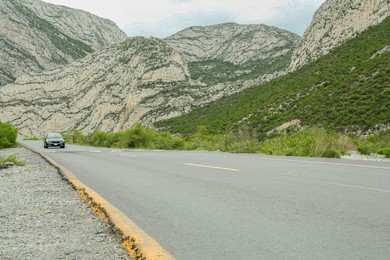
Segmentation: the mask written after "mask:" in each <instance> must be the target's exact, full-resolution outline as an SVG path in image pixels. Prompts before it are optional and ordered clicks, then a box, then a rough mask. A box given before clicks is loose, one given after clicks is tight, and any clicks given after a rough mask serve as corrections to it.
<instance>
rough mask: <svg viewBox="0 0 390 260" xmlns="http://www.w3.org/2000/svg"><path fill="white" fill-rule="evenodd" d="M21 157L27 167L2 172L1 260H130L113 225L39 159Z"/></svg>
mask: <svg viewBox="0 0 390 260" xmlns="http://www.w3.org/2000/svg"><path fill="white" fill-rule="evenodd" d="M9 154H16V155H17V157H18V159H19V160H22V161H25V162H26V163H27V165H26V166H22V167H20V166H13V167H11V168H7V169H1V170H0V259H130V257H129V255H128V254H127V252H126V251H125V250H124V249H123V248H122V247H121V245H120V239H119V238H118V237H117V236H116V235H115V234H114V232H112V230H111V229H110V227H109V225H108V224H106V223H105V222H104V221H103V220H101V219H100V218H99V217H98V216H96V215H95V214H94V213H93V212H92V210H91V209H90V208H89V207H88V206H87V204H85V203H84V202H83V201H82V200H81V199H80V197H79V196H78V194H77V193H76V191H75V190H74V189H73V188H72V187H71V186H70V185H69V184H68V183H67V182H66V181H65V180H63V178H62V176H61V174H60V173H59V172H58V171H57V170H56V169H55V168H54V167H53V166H51V165H50V164H49V163H47V162H46V161H45V160H44V159H42V158H41V157H40V156H39V155H37V154H34V153H33V152H31V151H29V150H27V149H24V148H12V149H6V150H0V156H3V157H4V156H7V155H9Z"/></svg>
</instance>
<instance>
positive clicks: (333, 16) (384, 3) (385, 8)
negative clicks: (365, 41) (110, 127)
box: [289, 0, 390, 71]
mask: <svg viewBox="0 0 390 260" xmlns="http://www.w3.org/2000/svg"><path fill="white" fill-rule="evenodd" d="M389 15H390V2H389V1H388V0H369V1H362V0H342V1H340V0H327V1H325V2H324V4H322V6H321V7H320V8H319V9H318V10H317V11H316V13H315V14H314V17H313V20H312V22H311V25H310V26H309V28H308V29H307V30H306V32H305V34H304V36H303V38H302V40H301V41H300V43H299V45H298V47H297V48H296V49H295V50H294V54H293V56H292V59H291V64H290V66H289V70H290V71H293V70H296V69H298V68H299V67H301V66H303V65H305V64H307V63H309V62H311V61H313V60H316V59H317V58H319V57H321V56H323V55H325V54H327V53H329V51H330V50H332V49H333V48H335V47H337V46H339V45H341V44H342V43H343V42H345V41H346V40H347V39H350V38H352V37H355V36H356V35H357V34H358V33H360V32H362V31H364V30H365V29H367V28H368V27H370V26H373V25H376V24H379V23H381V22H382V21H383V20H384V19H385V18H386V17H387V16H389Z"/></svg>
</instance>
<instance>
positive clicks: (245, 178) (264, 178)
mask: <svg viewBox="0 0 390 260" xmlns="http://www.w3.org/2000/svg"><path fill="white" fill-rule="evenodd" d="M21 143H23V144H24V145H26V146H29V147H31V148H33V149H35V150H36V151H39V152H41V153H44V154H46V155H47V156H50V157H51V158H53V159H54V160H55V161H57V162H58V163H60V164H61V165H64V166H65V167H67V168H68V169H70V170H71V171H72V172H73V174H75V175H76V176H77V177H78V178H79V179H80V180H81V181H82V182H83V183H85V184H86V185H88V186H89V187H90V188H92V189H93V190H95V191H96V192H97V193H99V194H100V195H101V196H103V197H104V198H105V199H106V200H107V201H109V202H110V203H111V204H113V205H114V206H115V207H117V208H118V209H120V210H121V211H122V212H123V213H124V214H126V215H127V216H128V217H129V218H130V219H131V220H133V221H134V222H135V223H136V224H137V225H138V226H139V227H141V228H142V229H143V230H144V231H145V232H146V233H148V234H149V235H150V236H151V237H153V238H154V239H155V240H156V241H158V243H159V244H160V245H161V246H163V247H164V248H165V249H166V250H167V251H169V252H170V253H171V254H172V255H173V256H174V257H175V258H176V259H390V163H384V162H382V163H380V162H366V161H349V160H338V159H318V158H300V157H276V156H265V155H254V154H230V153H222V152H204V151H157V150H156V151H153V150H120V149H108V148H96V147H87V146H76V145H67V147H66V148H65V149H56V148H54V149H44V148H43V142H42V141H21Z"/></svg>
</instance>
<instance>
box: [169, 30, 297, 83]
mask: <svg viewBox="0 0 390 260" xmlns="http://www.w3.org/2000/svg"><path fill="white" fill-rule="evenodd" d="M299 39H300V37H299V36H298V35H296V34H293V33H291V32H288V31H285V30H282V29H279V28H276V27H270V26H266V25H239V24H235V23H225V24H219V25H212V26H205V27H202V26H194V27H190V28H187V29H185V30H183V31H181V32H178V33H176V34H174V35H172V36H170V37H168V38H166V39H165V40H166V41H167V42H168V43H169V44H170V45H171V46H172V47H173V48H174V49H175V50H177V51H178V52H179V53H181V54H182V55H183V57H184V59H185V60H186V61H187V62H188V65H189V70H190V73H191V78H192V79H193V80H196V81H199V82H202V83H206V84H209V85H210V84H217V83H223V82H233V81H236V80H247V79H251V80H253V79H255V78H258V77H261V76H264V75H266V74H272V73H274V72H276V71H283V70H284V69H285V68H286V66H287V65H288V63H289V62H290V57H291V54H292V51H293V49H294V48H295V46H296V44H297V42H298V41H299Z"/></svg>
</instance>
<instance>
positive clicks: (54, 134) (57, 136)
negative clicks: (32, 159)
mask: <svg viewBox="0 0 390 260" xmlns="http://www.w3.org/2000/svg"><path fill="white" fill-rule="evenodd" d="M47 137H48V138H62V136H61V135H60V134H57V133H52V134H47Z"/></svg>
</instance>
